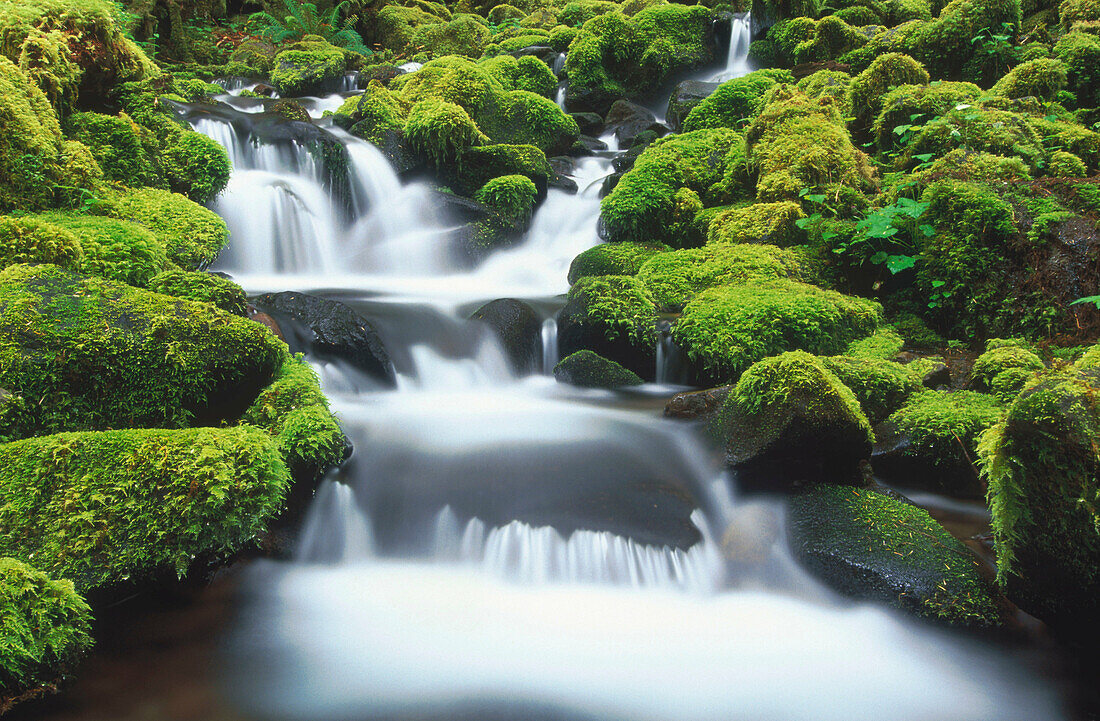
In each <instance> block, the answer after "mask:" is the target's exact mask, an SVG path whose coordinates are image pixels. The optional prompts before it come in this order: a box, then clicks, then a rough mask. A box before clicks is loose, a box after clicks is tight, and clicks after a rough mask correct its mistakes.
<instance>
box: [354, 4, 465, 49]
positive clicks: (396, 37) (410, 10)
mask: <svg viewBox="0 0 1100 721" xmlns="http://www.w3.org/2000/svg"><path fill="white" fill-rule="evenodd" d="M450 19H451V13H450V11H449V10H447V8H446V7H444V6H442V5H438V4H436V3H420V4H415V5H412V6H410V7H403V6H401V5H386V6H385V7H383V8H382V9H381V10H379V11H378V16H377V18H376V19H375V22H374V27H373V28H372V29H373V31H374V32H373V40H374V41H375V42H377V43H378V44H379V45H381V46H382V47H383V48H385V49H387V50H394V51H396V52H404V51H405V50H406V48H407V46H409V45H410V43H411V42H412V38H413V34H414V33H415V32H416V28H418V27H420V26H421V25H430V24H434V23H438V22H440V21H444V22H445V21H447V20H450Z"/></svg>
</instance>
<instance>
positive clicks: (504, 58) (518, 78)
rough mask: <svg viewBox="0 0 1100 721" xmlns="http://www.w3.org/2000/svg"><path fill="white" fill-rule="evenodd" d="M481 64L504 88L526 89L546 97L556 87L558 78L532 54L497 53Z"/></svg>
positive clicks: (550, 94)
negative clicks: (512, 54)
mask: <svg viewBox="0 0 1100 721" xmlns="http://www.w3.org/2000/svg"><path fill="white" fill-rule="evenodd" d="M481 64H482V65H483V66H484V67H485V69H486V70H488V71H489V74H490V75H492V76H493V77H494V78H496V80H497V82H499V83H500V84H501V85H502V86H503V87H504V89H505V90H526V91H527V92H530V93H535V94H536V95H542V96H543V97H547V98H548V97H551V96H553V94H554V91H555V90H556V89H557V87H558V79H557V78H556V77H554V73H553V72H551V70H550V68H549V66H547V65H546V63H544V62H542V61H541V60H539V59H538V58H536V57H534V56H533V55H524V56H523V57H521V58H514V57H512V56H511V55H499V56H497V57H495V58H490V59H488V60H485V61H483V62H482V63H481Z"/></svg>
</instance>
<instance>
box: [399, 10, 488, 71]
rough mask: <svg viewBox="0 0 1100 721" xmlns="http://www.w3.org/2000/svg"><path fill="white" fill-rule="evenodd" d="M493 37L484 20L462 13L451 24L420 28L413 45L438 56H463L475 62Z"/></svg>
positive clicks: (417, 30) (415, 32)
mask: <svg viewBox="0 0 1100 721" xmlns="http://www.w3.org/2000/svg"><path fill="white" fill-rule="evenodd" d="M491 37H492V31H491V30H490V29H489V26H488V24H487V23H486V22H485V19H484V18H481V17H478V16H477V15H471V14H468V13H459V14H457V15H455V16H454V17H453V19H451V20H450V21H449V22H445V23H436V24H432V25H421V26H419V27H417V28H416V30H414V31H413V34H412V43H413V45H416V46H419V47H422V48H424V49H425V50H427V51H428V52H430V53H431V54H432V55H433V56H435V57H442V56H444V55H464V56H466V57H468V58H472V59H474V60H476V59H477V58H480V57H481V56H482V54H483V53H484V52H485V46H486V45H487V44H488V43H489V39H490V38H491Z"/></svg>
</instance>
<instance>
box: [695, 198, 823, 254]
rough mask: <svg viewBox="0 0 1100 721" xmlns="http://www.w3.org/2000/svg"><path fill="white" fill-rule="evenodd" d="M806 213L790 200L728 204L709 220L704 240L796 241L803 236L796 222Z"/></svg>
mask: <svg viewBox="0 0 1100 721" xmlns="http://www.w3.org/2000/svg"><path fill="white" fill-rule="evenodd" d="M805 217H806V214H805V213H803V212H802V207H801V206H800V205H799V204H798V203H795V202H792V201H789V200H787V201H781V202H778V203H754V204H753V205H749V206H746V207H744V208H730V209H729V210H725V211H722V212H721V213H719V214H718V215H716V216H715V217H714V219H713V220H711V222H710V225H709V226H708V227H707V242H708V243H771V244H772V245H778V246H780V247H785V246H789V245H797V244H799V243H802V242H804V241H805V239H806V233H805V232H804V231H803V230H802V229H801V228H799V227H798V225H797V223H798V221H799V220H801V219H802V218H805Z"/></svg>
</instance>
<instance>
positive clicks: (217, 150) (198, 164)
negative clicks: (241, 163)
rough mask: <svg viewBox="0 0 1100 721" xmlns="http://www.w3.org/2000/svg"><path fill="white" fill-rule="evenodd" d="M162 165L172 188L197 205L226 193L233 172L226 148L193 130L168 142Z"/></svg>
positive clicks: (173, 136)
mask: <svg viewBox="0 0 1100 721" xmlns="http://www.w3.org/2000/svg"><path fill="white" fill-rule="evenodd" d="M160 162H161V167H162V169H163V170H164V177H165V178H166V179H167V180H168V187H169V188H170V189H171V190H174V191H175V192H177V193H182V194H184V195H186V196H187V197H188V198H190V199H191V200H193V201H195V202H196V203H206V202H209V201H211V200H213V199H214V198H215V197H216V196H217V195H218V193H220V192H222V190H224V189H225V186H226V184H227V183H229V174H230V172H232V170H233V166H232V165H231V164H230V162H229V155H228V153H226V152H225V148H223V147H222V146H220V145H218V143H217V141H215V140H214V139H212V138H208V137H206V136H205V135H200V134H199V133H196V132H194V131H190V130H184V131H182V132H180V133H179V134H178V135H172V136H170V137H169V138H168V139H167V140H166V141H165V142H164V146H163V148H162V150H161V153H160Z"/></svg>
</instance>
